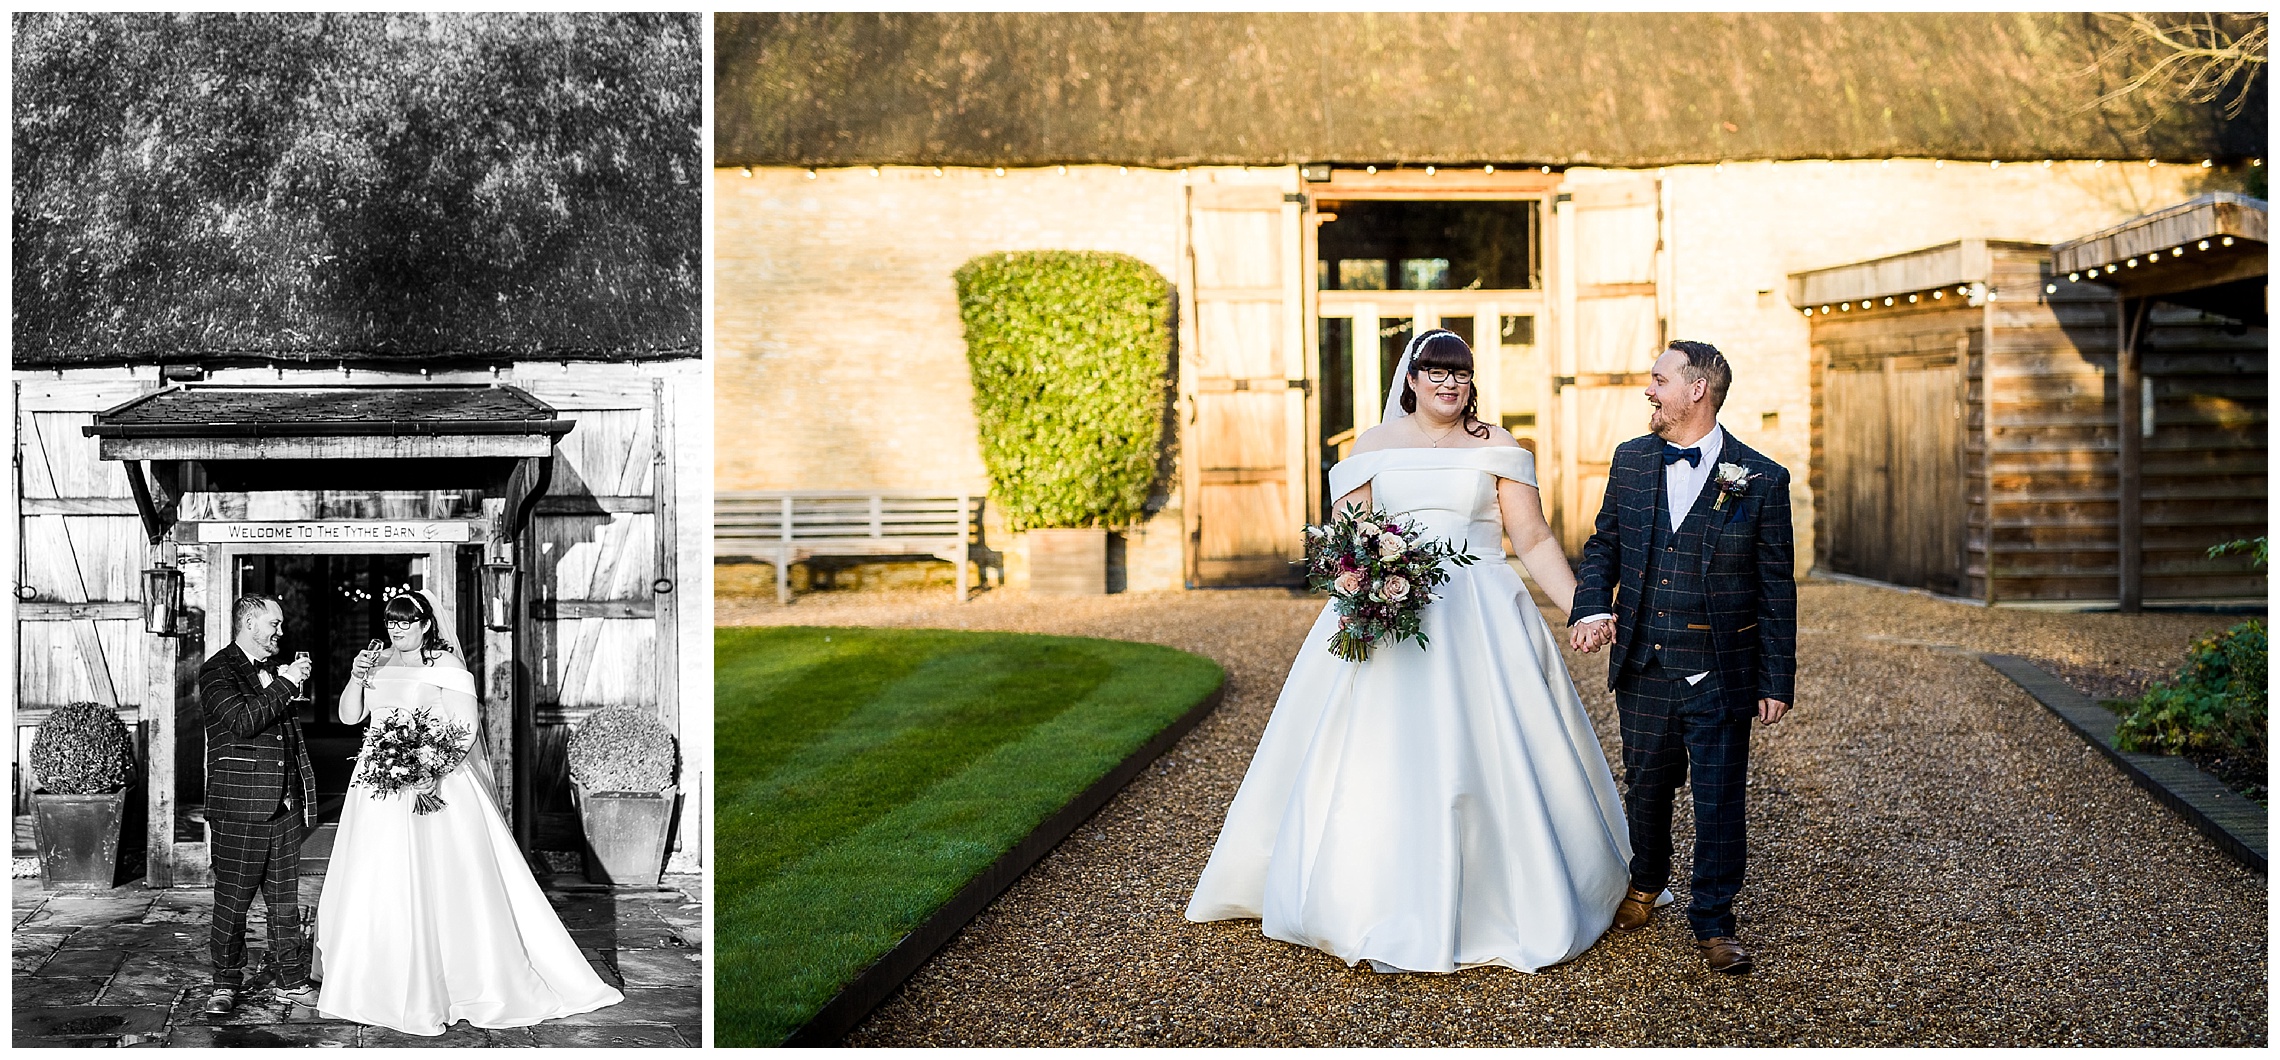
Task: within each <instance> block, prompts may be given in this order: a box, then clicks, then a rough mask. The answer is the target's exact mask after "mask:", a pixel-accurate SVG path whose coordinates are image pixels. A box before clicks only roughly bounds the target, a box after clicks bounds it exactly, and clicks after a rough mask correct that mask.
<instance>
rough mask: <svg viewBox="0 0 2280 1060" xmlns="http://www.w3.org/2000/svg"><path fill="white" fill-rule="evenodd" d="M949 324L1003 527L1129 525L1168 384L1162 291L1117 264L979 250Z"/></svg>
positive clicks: (1078, 255)
mask: <svg viewBox="0 0 2280 1060" xmlns="http://www.w3.org/2000/svg"><path fill="white" fill-rule="evenodd" d="M956 279H957V283H958V315H959V317H960V318H961V319H962V320H963V321H964V322H965V325H966V359H967V362H968V364H969V365H970V366H971V367H972V370H973V381H974V418H975V419H976V420H977V421H978V424H979V427H980V431H981V442H982V462H983V464H984V465H986V466H987V467H988V468H989V475H990V494H991V497H992V499H993V500H995V501H996V503H997V504H998V506H999V510H1000V511H1002V512H1004V513H1005V517H1006V522H1007V525H1008V527H1009V528H1010V529H1013V530H1026V529H1030V528H1033V527H1056V528H1060V527H1093V526H1100V527H1117V526H1129V525H1131V524H1132V523H1134V522H1137V521H1138V520H1139V518H1140V515H1141V506H1142V504H1144V503H1145V502H1146V501H1147V499H1148V487H1149V485H1150V484H1151V483H1152V482H1153V481H1154V480H1155V475H1156V459H1157V456H1158V453H1159V444H1160V440H1161V438H1162V436H1163V430H1164V391H1165V389H1166V388H1167V387H1169V386H1170V385H1171V383H1170V379H1169V372H1170V368H1171V351H1172V332H1171V318H1170V310H1171V305H1172V291H1171V285H1170V284H1169V283H1167V282H1166V281H1165V280H1164V277H1163V275H1162V274H1161V273H1158V272H1157V271H1156V270H1155V269H1154V268H1151V267H1150V266H1149V265H1148V264H1147V263H1146V262H1143V261H1141V260H1139V259H1137V258H1134V257H1131V256H1129V255H1125V254H1111V253H1104V252H1097V251H1064V250H1040V251H1020V252H1014V253H997V254H984V255H982V256H981V257H978V258H975V259H973V260H971V261H968V262H967V263H966V264H965V265H963V266H960V267H959V269H958V271H957V273H956Z"/></svg>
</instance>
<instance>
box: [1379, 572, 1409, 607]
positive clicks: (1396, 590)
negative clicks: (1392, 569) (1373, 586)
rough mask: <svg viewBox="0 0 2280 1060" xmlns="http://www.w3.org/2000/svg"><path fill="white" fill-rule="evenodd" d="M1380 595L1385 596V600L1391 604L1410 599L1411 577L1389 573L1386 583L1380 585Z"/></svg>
mask: <svg viewBox="0 0 2280 1060" xmlns="http://www.w3.org/2000/svg"><path fill="white" fill-rule="evenodd" d="M1378 595H1379V596H1380V597H1383V598H1384V599H1385V602H1386V603H1389V604H1398V603H1400V602H1402V601H1403V600H1406V599H1408V598H1409V579H1407V578H1404V577H1402V576H1401V575H1399V574H1389V575H1387V576H1386V579H1385V583H1384V584H1382V585H1380V586H1378Z"/></svg>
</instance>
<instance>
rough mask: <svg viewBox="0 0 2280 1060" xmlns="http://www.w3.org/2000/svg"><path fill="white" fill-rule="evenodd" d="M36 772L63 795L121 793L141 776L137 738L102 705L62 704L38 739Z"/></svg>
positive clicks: (42, 783) (34, 745) (47, 787)
mask: <svg viewBox="0 0 2280 1060" xmlns="http://www.w3.org/2000/svg"><path fill="white" fill-rule="evenodd" d="M32 776H33V778H34V779H35V780H37V781H38V782H39V786H40V790H41V791H46V792H51V793H53V794H57V795H108V794H110V793H112V792H114V791H119V790H121V789H123V788H125V787H126V786H127V785H128V784H131V783H133V782H134V779H135V741H134V737H132V736H129V735H128V734H127V727H126V725H125V724H123V723H122V722H120V721H119V715H118V714H117V713H116V712H114V711H113V710H112V709H111V708H109V707H106V706H104V705H102V704H101V703H70V704H66V705H64V706H60V707H57V708H55V710H53V711H51V712H49V714H48V716H47V720H46V721H43V722H41V723H40V729H39V732H38V733H37V734H36V735H34V736H33V737H32Z"/></svg>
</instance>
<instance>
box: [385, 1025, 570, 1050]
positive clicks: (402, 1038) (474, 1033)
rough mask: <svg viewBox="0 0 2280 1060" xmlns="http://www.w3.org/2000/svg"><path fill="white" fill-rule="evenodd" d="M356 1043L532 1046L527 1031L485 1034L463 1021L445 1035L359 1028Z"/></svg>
mask: <svg viewBox="0 0 2280 1060" xmlns="http://www.w3.org/2000/svg"><path fill="white" fill-rule="evenodd" d="M349 1026H351V1027H355V1028H356V1037H355V1041H356V1044H357V1045H360V1046H384V1047H389V1048H396V1049H497V1048H513V1047H527V1046H529V1045H531V1044H532V1042H531V1038H530V1032H529V1030H528V1028H524V1027H505V1028H501V1029H498V1030H486V1029H484V1028H481V1027H476V1026H472V1025H470V1024H469V1023H468V1022H467V1021H465V1020H461V1021H459V1022H458V1023H454V1024H452V1025H451V1026H449V1027H446V1028H444V1030H443V1033H442V1034H434V1035H428V1034H405V1033H404V1032H402V1031H399V1030H391V1029H389V1028H387V1027H357V1025H355V1024H350V1025H349Z"/></svg>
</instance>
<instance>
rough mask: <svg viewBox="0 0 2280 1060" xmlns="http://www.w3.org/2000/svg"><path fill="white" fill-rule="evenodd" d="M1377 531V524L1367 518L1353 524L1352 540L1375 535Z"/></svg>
mask: <svg viewBox="0 0 2280 1060" xmlns="http://www.w3.org/2000/svg"><path fill="white" fill-rule="evenodd" d="M1377 533H1378V524H1376V523H1373V522H1371V521H1369V520H1367V519H1364V520H1362V521H1361V522H1358V523H1355V524H1354V540H1356V541H1360V540H1362V539H1364V538H1371V537H1376V536H1377Z"/></svg>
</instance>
